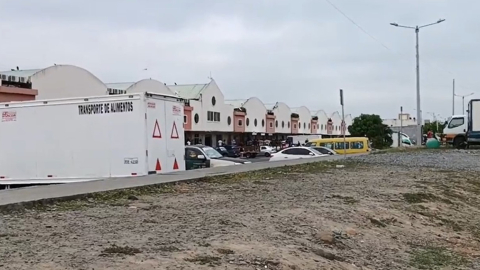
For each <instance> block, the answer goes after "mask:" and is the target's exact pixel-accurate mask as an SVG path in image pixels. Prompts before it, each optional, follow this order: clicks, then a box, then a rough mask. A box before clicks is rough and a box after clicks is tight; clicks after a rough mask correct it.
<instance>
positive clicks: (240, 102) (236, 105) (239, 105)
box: [225, 99, 248, 109]
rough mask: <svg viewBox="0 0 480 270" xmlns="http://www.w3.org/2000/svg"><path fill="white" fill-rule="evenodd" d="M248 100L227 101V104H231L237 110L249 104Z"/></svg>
mask: <svg viewBox="0 0 480 270" xmlns="http://www.w3.org/2000/svg"><path fill="white" fill-rule="evenodd" d="M247 100H248V99H230V100H225V104H230V105H233V107H234V108H235V109H236V108H242V107H243V105H244V104H245V102H247Z"/></svg>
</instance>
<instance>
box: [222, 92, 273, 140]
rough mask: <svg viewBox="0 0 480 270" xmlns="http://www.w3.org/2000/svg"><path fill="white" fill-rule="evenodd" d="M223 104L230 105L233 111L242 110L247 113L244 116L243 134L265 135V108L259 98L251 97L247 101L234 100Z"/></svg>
mask: <svg viewBox="0 0 480 270" xmlns="http://www.w3.org/2000/svg"><path fill="white" fill-rule="evenodd" d="M225 102H226V103H227V104H231V105H232V106H233V107H234V109H236V108H244V109H245V110H246V111H247V113H246V115H245V132H247V133H265V130H266V128H265V125H266V115H267V108H266V107H265V105H264V104H263V102H262V101H261V100H260V99H259V98H257V97H251V98H249V99H247V100H244V99H235V100H227V101H225Z"/></svg>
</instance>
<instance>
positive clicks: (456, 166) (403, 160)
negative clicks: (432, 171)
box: [354, 149, 480, 171]
mask: <svg viewBox="0 0 480 270" xmlns="http://www.w3.org/2000/svg"><path fill="white" fill-rule="evenodd" d="M354 159H355V160H357V161H363V162H368V163H373V164H385V165H392V164H394V165H398V166H407V167H410V168H421V167H431V168H437V169H440V170H459V171H480V149H476V150H453V149H439V150H424V149H411V150H407V151H400V152H399V151H392V152H379V153H376V154H373V155H368V156H358V157H355V158H354Z"/></svg>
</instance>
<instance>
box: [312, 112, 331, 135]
mask: <svg viewBox="0 0 480 270" xmlns="http://www.w3.org/2000/svg"><path fill="white" fill-rule="evenodd" d="M313 115H314V116H317V117H318V122H317V123H318V130H317V134H323V135H326V134H327V121H328V116H327V114H326V113H325V111H323V110H319V111H316V112H314V113H313Z"/></svg>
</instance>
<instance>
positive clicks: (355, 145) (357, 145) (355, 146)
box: [350, 142, 363, 149]
mask: <svg viewBox="0 0 480 270" xmlns="http://www.w3.org/2000/svg"><path fill="white" fill-rule="evenodd" d="M350 144H351V145H352V149H363V142H351V143H350Z"/></svg>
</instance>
